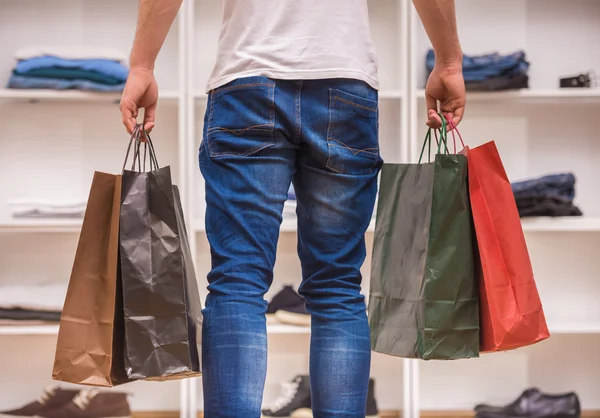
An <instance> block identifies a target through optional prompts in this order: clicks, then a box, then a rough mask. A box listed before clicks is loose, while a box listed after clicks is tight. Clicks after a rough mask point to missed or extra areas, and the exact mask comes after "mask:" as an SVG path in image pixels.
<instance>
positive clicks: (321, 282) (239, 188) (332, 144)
mask: <svg viewBox="0 0 600 418" xmlns="http://www.w3.org/2000/svg"><path fill="white" fill-rule="evenodd" d="M377 100H378V99H377V92H376V91H375V90H374V89H372V88H371V87H369V86H367V85H366V84H364V83H362V82H360V81H354V80H343V79H340V80H316V81H282V80H272V79H269V78H266V77H250V78H243V79H239V80H236V81H234V82H232V83H230V84H227V85H226V86H224V87H221V88H218V89H216V90H215V91H212V92H211V93H210V95H209V98H208V107H207V112H206V118H205V125H204V140H203V142H202V145H201V146H200V168H201V171H202V174H203V176H204V178H205V182H206V183H205V184H206V203H207V210H206V232H207V235H208V240H209V243H210V246H211V256H212V270H211V272H210V273H209V275H208V282H209V286H208V290H209V295H208V297H207V299H206V309H205V310H204V326H203V346H202V350H203V352H202V355H203V386H204V411H205V416H206V417H207V418H218V417H219V418H220V417H231V418H240V417H244V418H258V417H260V410H261V402H262V392H263V388H264V383H265V377H266V369H267V330H266V320H265V312H266V309H267V302H266V301H265V299H264V295H265V293H266V292H267V290H268V289H269V286H270V285H271V282H272V280H273V266H274V264H275V255H276V250H277V241H278V237H279V227H280V224H281V221H282V210H283V204H284V202H285V200H286V199H287V193H288V189H289V186H290V183H291V182H293V185H294V189H295V192H296V198H297V215H298V254H299V256H300V261H301V264H302V284H301V286H300V288H299V292H300V294H301V295H302V296H303V297H304V298H305V299H306V306H307V310H308V311H309V312H310V314H311V318H312V334H311V348H310V378H311V386H312V388H311V389H312V405H313V411H314V416H315V417H317V418H328V417H332V418H333V417H335V418H359V417H360V418H364V416H365V408H366V397H367V388H368V382H369V371H370V360H371V350H370V338H369V327H368V323H367V317H366V310H365V302H364V298H363V296H362V295H361V294H360V289H361V273H360V267H361V265H362V264H363V261H364V259H365V255H366V248H365V240H364V234H365V231H366V230H367V227H368V225H369V221H370V220H371V216H372V212H373V206H374V202H375V196H376V194H377V174H378V172H379V170H380V168H381V165H382V160H381V158H380V155H379V145H378V104H377Z"/></svg>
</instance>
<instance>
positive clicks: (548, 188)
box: [511, 173, 576, 201]
mask: <svg viewBox="0 0 600 418" xmlns="http://www.w3.org/2000/svg"><path fill="white" fill-rule="evenodd" d="M575 182H576V179H575V175H573V174H572V173H559V174H550V175H547V176H543V177H539V178H535V179H530V180H524V181H517V182H513V183H512V184H511V187H512V191H513V193H514V195H515V198H516V199H519V198H526V197H553V196H557V197H562V198H566V199H569V200H570V201H573V199H574V198H575Z"/></svg>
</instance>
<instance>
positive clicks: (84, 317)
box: [52, 172, 128, 386]
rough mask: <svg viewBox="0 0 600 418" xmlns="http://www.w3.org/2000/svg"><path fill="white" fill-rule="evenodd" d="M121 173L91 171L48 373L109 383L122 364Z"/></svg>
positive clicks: (120, 377) (122, 378)
mask: <svg viewBox="0 0 600 418" xmlns="http://www.w3.org/2000/svg"><path fill="white" fill-rule="evenodd" d="M120 203H121V176H116V175H112V174H106V173H99V172H96V173H94V179H93V181H92V187H91V190H90V195H89V199H88V204H87V209H86V212H85V217H84V219H83V226H82V229H81V235H80V237H79V244H78V246H77V252H76V254H75V261H74V263H73V270H72V272H71V278H70V281H69V287H68V290H67V296H66V300H65V305H64V308H63V313H62V316H61V320H60V328H59V332H58V342H57V347H56V355H55V359H54V369H53V371H52V377H53V379H55V380H61V381H63V382H70V383H78V384H84V385H93V386H115V385H118V384H121V383H125V382H127V381H128V379H127V377H126V374H125V368H124V365H123V347H124V328H123V327H124V326H123V321H124V317H123V296H122V290H121V284H120V278H119V273H118V271H117V269H118V264H119V263H118V249H119V214H120Z"/></svg>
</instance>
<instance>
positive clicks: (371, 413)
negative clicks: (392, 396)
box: [366, 379, 379, 418]
mask: <svg viewBox="0 0 600 418" xmlns="http://www.w3.org/2000/svg"><path fill="white" fill-rule="evenodd" d="M366 418H379V409H377V400H376V399H375V380H373V379H369V392H368V393H367V417H366Z"/></svg>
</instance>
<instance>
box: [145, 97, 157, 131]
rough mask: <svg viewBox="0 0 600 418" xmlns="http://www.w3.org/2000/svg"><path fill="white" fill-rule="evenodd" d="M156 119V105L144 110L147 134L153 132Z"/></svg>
mask: <svg viewBox="0 0 600 418" xmlns="http://www.w3.org/2000/svg"><path fill="white" fill-rule="evenodd" d="M155 119H156V103H154V104H153V105H151V106H148V107H147V108H145V109H144V128H145V129H146V132H148V133H150V132H152V129H153V128H154V121H155Z"/></svg>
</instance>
